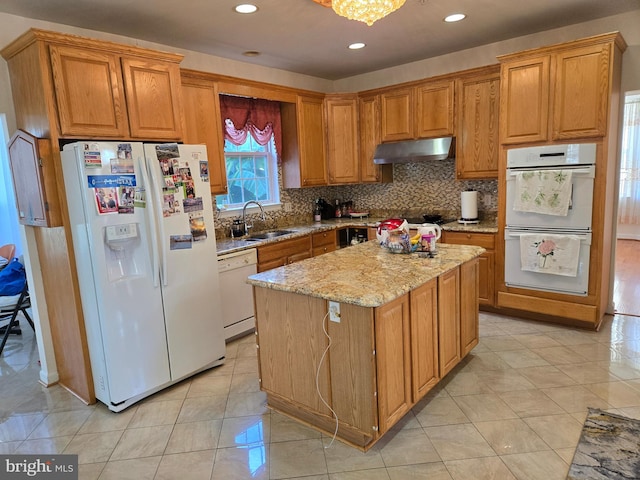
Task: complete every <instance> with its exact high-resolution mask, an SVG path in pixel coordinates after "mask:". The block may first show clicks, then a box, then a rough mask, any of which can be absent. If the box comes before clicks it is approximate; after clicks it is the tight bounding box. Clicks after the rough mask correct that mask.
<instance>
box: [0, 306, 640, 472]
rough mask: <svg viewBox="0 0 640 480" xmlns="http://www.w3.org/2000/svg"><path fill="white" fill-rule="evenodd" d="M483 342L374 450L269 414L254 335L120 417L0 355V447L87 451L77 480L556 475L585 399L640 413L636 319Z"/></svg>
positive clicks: (508, 321) (491, 325) (25, 348)
mask: <svg viewBox="0 0 640 480" xmlns="http://www.w3.org/2000/svg"><path fill="white" fill-rule="evenodd" d="M480 325H481V326H480V334H481V341H480V344H479V345H478V346H477V347H476V348H475V349H474V350H473V351H472V352H471V354H470V355H469V356H468V357H467V358H466V359H465V360H464V361H463V362H462V363H461V364H460V365H459V366H458V367H456V369H455V370H454V371H453V372H451V373H450V374H449V375H448V376H447V377H446V378H445V379H444V380H443V381H442V382H441V384H440V385H439V386H438V387H437V388H436V389H435V391H432V392H431V393H430V394H429V395H428V396H427V398H425V399H423V400H422V401H421V402H420V403H419V404H418V405H416V406H415V407H414V408H413V410H412V411H411V412H409V413H408V414H407V415H406V417H405V418H404V419H403V420H402V421H401V422H400V424H399V425H397V426H396V427H395V428H394V429H393V431H392V432H389V433H388V434H387V436H386V437H385V438H383V439H382V440H381V441H380V442H379V443H378V444H377V445H376V446H375V447H374V448H372V449H371V450H370V451H369V452H367V453H366V454H364V453H361V452H360V451H358V450H356V449H353V448H351V447H348V446H346V445H343V444H342V443H340V442H337V441H336V442H335V443H333V444H332V445H331V446H329V444H330V438H329V437H327V436H324V435H320V434H319V433H317V432H316V431H314V430H312V429H309V428H307V427H305V426H302V425H300V424H298V423H296V422H294V421H292V420H290V419H288V418H287V417H284V416H282V415H280V414H278V413H274V412H271V411H270V410H269V409H268V408H266V406H265V396H264V395H263V394H262V393H261V392H260V391H259V388H258V381H257V368H256V352H255V347H254V345H253V342H254V337H253V336H252V335H250V336H248V337H244V338H242V339H240V340H237V341H234V342H232V343H231V344H229V345H228V349H227V352H228V360H227V362H226V363H225V365H223V366H221V367H219V368H216V369H213V370H210V371H208V372H204V373H202V374H200V375H198V376H197V377H195V378H192V379H190V380H187V381H184V382H182V383H180V384H179V385H177V386H175V387H173V388H170V389H168V390H166V391H163V392H161V393H159V394H156V395H154V396H153V397H151V398H149V399H146V400H144V401H142V402H140V403H139V404H137V405H134V406H132V407H131V408H129V409H128V410H126V411H124V412H121V413H119V414H114V413H111V412H109V411H108V410H107V409H106V407H104V406H103V405H101V404H97V405H91V406H86V405H84V404H83V403H81V402H80V401H78V400H77V399H76V398H74V397H73V396H72V395H70V394H69V393H68V392H66V391H65V390H64V389H62V388H60V387H58V386H53V387H51V388H44V387H42V386H40V385H39V384H38V383H37V375H38V365H37V349H36V345H35V340H34V338H33V334H32V333H31V331H30V330H28V329H23V331H24V335H23V336H22V338H21V337H15V336H12V337H11V339H10V341H9V343H8V344H7V347H6V350H5V352H4V353H3V355H2V357H1V358H0V400H1V401H0V452H2V453H16V452H17V453H49V452H50V453H74V454H78V456H79V457H78V459H79V463H80V479H82V480H85V479H86V480H89V479H100V480H108V479H117V480H127V479H135V480H143V479H155V480H164V479H180V480H191V479H193V480H199V479H203V480H205V479H214V480H218V479H224V480H234V479H294V478H295V479H299V478H305V479H308V480H329V479H330V480H358V479H363V480H365V479H366V480H378V479H380V480H382V479H385V480H406V479H430V480H445V479H447V480H449V479H454V480H467V479H468V480H471V479H473V480H483V479H497V480H509V479H519V480H524V479H528V480H538V479H539V480H555V479H558V480H561V479H564V478H565V477H566V474H567V471H568V466H569V464H570V463H571V459H572V457H573V452H574V449H575V447H576V445H577V442H578V439H579V436H580V431H581V428H582V423H583V420H584V418H585V416H586V412H587V407H599V408H603V409H606V410H609V411H611V412H617V413H620V414H623V415H626V416H631V417H635V418H640V318H638V317H630V316H616V317H613V318H612V317H608V318H607V320H606V321H605V324H604V325H603V327H602V329H601V331H600V332H598V333H595V332H588V331H581V330H576V329H572V328H567V327H561V326H554V325H549V324H543V323H536V322H532V321H524V320H518V319H514V318H510V317H502V316H497V315H490V314H485V313H481V315H480Z"/></svg>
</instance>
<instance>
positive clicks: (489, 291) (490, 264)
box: [478, 252, 496, 307]
mask: <svg viewBox="0 0 640 480" xmlns="http://www.w3.org/2000/svg"><path fill="white" fill-rule="evenodd" d="M495 264H496V254H495V252H484V253H483V254H482V255H480V256H479V257H478V278H479V283H478V302H479V304H480V305H489V306H491V307H493V306H494V305H495V303H496V301H495V296H496V288H495Z"/></svg>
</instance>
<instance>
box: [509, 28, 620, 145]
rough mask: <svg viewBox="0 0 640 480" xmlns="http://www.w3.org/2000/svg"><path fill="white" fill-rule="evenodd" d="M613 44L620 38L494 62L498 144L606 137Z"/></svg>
mask: <svg viewBox="0 0 640 480" xmlns="http://www.w3.org/2000/svg"><path fill="white" fill-rule="evenodd" d="M618 42H622V43H623V42H624V41H623V40H622V37H621V36H620V35H619V34H617V33H613V34H605V35H599V36H596V37H590V38H587V39H584V40H577V41H575V42H570V43H565V44H561V45H555V46H552V47H546V48H541V49H535V50H530V51H526V52H522V53H518V54H513V55H504V56H502V57H499V59H500V61H501V62H502V71H501V90H502V91H501V111H500V117H501V127H500V130H501V134H500V135H501V142H502V143H503V144H514V143H529V142H542V141H550V140H571V139H581V138H594V137H604V136H606V135H607V127H608V125H607V118H608V112H609V97H610V94H611V92H610V87H611V82H612V75H613V71H614V68H613V67H614V66H613V62H612V60H611V59H612V55H613V48H614V45H615V44H616V43H618ZM622 43H621V45H622ZM622 49H624V47H623V48H622Z"/></svg>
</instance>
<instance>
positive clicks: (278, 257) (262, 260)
mask: <svg viewBox="0 0 640 480" xmlns="http://www.w3.org/2000/svg"><path fill="white" fill-rule="evenodd" d="M306 258H311V236H310V235H305V236H304V237H298V238H292V239H291V240H282V241H279V242H275V243H270V244H267V245H261V246H259V247H258V273H260V272H264V271H265V270H271V269H272V268H277V267H282V266H283V265H288V264H290V263H294V262H299V261H300V260H304V259H306Z"/></svg>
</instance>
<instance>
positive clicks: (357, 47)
mask: <svg viewBox="0 0 640 480" xmlns="http://www.w3.org/2000/svg"><path fill="white" fill-rule="evenodd" d="M366 46H367V44H366V43H362V42H356V43H352V44H351V45H349V48H350V49H351V50H360V49H361V48H364V47H366Z"/></svg>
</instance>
